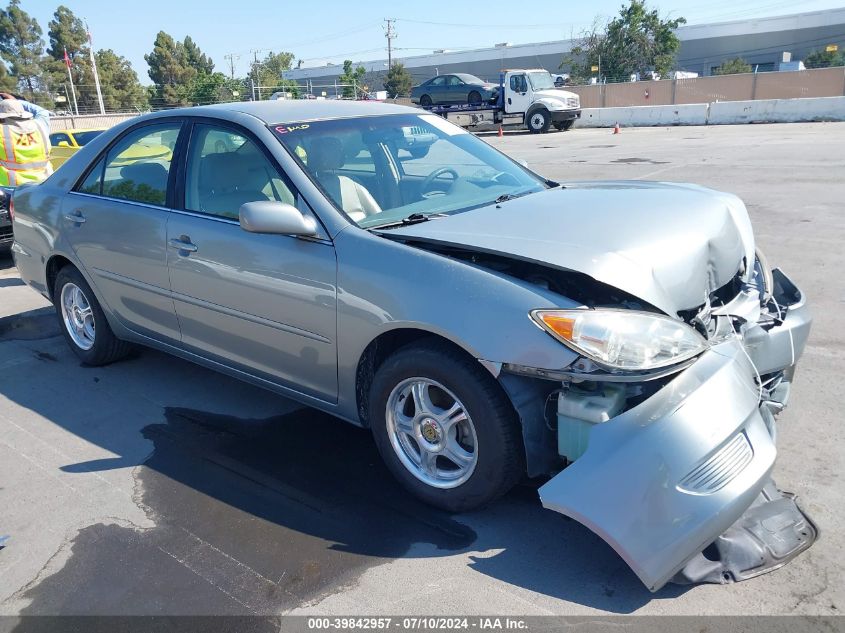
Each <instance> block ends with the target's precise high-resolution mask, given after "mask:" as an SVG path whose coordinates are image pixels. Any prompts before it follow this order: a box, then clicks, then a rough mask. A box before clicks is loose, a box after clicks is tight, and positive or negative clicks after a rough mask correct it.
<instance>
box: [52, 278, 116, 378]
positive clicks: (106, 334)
mask: <svg viewBox="0 0 845 633" xmlns="http://www.w3.org/2000/svg"><path fill="white" fill-rule="evenodd" d="M67 284H74V285H75V286H76V287H77V288H79V289H80V291H81V292H82V294H83V295H84V297H85V299H86V300H87V302H88V305H89V306H90V307H91V312H92V314H93V318H94V330H95V335H94V342H93V345H92V347H91V348H90V349H83V348H82V347H80V346H79V344H77V342H76V341H74V339H73V337H72V336H71V334H70V331H69V330H68V326H67V325H66V324H65V320H64V317H63V315H62V304H61V302H62V290H63V288H64V287H65V286H66V285H67ZM53 305H54V306H55V308H56V316H57V317H58V319H59V327H60V329H61V331H62V334H63V335H64V337H65V340H66V341H67V344H68V345H69V346H70V348H71V350H73V353H74V354H76V356H77V357H78V358H79V360H81V361H82V363H83V364H85V365H90V366H92V367H99V366H101V365H108V364H109V363H113V362H115V361H118V360H120V359H122V358H124V357H126V356H127V355H128V354H129V352H130V351H132V345H131V344H130V343H127V342H126V341H121V340H120V339H119V338H117V337H116V336H115V335H114V332H112V329H111V327H110V326H109V323H108V321H107V320H106V315H105V314H103V309H102V308H101V307H100V303H99V302H98V301H97V297H96V296H95V295H94V292H93V291H92V290H91V286H89V285H88V282H87V281H85V278H84V277H83V276H82V274H81V273H80V272H79V271H78V270H76V268H74V267H73V266H65V267H64V268H62V269H61V270H60V271H59V274H58V275H56V283H55V285H54V286H53Z"/></svg>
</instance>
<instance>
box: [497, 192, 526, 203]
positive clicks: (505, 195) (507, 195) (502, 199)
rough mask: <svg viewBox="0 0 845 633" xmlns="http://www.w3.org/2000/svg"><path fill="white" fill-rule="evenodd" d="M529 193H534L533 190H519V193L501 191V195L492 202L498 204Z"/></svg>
mask: <svg viewBox="0 0 845 633" xmlns="http://www.w3.org/2000/svg"><path fill="white" fill-rule="evenodd" d="M529 193H534V192H533V191H531V190H529V191H520V192H519V193H503V194H502V195H501V196H499V197H498V198H496V199H495V200H493V202H494V204H499V203H500V202H507V201H508V200H515V199H517V198H521V197H522V196H527V195H528V194H529Z"/></svg>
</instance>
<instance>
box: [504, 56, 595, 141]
mask: <svg viewBox="0 0 845 633" xmlns="http://www.w3.org/2000/svg"><path fill="white" fill-rule="evenodd" d="M503 83H504V86H503V90H502V91H501V93H502V95H503V98H504V103H503V107H504V113H503V120H502V123H503V124H508V123H510V124H513V123H514V122H515V121H514V120H513V119H514V118H515V117H516V118H521V119H522V120H521V121H520V123H522V124H524V125H525V126H526V127H527V128H528V129H529V131H531V132H535V133H540V132H546V131H548V129H549V127H551V126H554V127H555V128H556V129H558V130H566V129H569V128H570V127H571V126H572V124H573V123H574V122H575V121H576V119H578V118H579V117H580V116H581V101H580V99H579V97H578V95H577V94H575V93H574V92H569V91H568V90H561V89H560V88H556V87H555V83H554V79H552V76H551V74H550V73H549V71H547V70H543V69H531V70H507V71H505V73H504V81H503Z"/></svg>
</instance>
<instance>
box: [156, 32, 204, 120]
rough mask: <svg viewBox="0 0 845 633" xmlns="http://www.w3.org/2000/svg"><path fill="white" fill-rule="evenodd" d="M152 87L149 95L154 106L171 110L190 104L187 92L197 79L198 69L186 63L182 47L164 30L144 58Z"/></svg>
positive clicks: (186, 57) (157, 36)
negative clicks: (171, 108) (174, 107)
mask: <svg viewBox="0 0 845 633" xmlns="http://www.w3.org/2000/svg"><path fill="white" fill-rule="evenodd" d="M144 60H146V62H147V64H148V65H149V67H150V70H149V75H150V79H152V80H153V83H154V84H155V86H154V89H153V91H152V94H151V102H152V105H154V106H159V107H173V106H184V105H188V104H189V103H190V99H189V93H190V90H191V87H192V85H193V83H194V80H195V79H196V77H197V74H198V72H197V69H196V68H195V67H194V66H192V65H191V64H190V63H189V61H188V54H187V52H186V50H185V45H184V44H183V43H182V42H177V41H176V40H174V39H173V37H172V36H170V35H168V34H167V33H165V32H164V31H159V32H158V35H156V39H155V42H154V43H153V50H152V52H151V53H147V54H146V55H144Z"/></svg>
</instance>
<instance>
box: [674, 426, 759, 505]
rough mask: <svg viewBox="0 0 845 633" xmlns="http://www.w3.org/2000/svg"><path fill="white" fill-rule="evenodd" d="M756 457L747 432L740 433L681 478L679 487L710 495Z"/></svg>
mask: <svg viewBox="0 0 845 633" xmlns="http://www.w3.org/2000/svg"><path fill="white" fill-rule="evenodd" d="M752 457H754V450H753V449H752V448H751V443H750V442H749V441H748V437H747V436H746V435H745V432H742V433H739V434H737V435H736V436H734V438H733V439H732V440H731V441H730V442H728V443H727V444H725V445H724V446H723V447H722V448H721V449H720V450H719V451H718V452H717V453H716V454H715V455H713V456H712V457H711V458H710V459H708V460H707V461H706V462H704V463H703V464H701V466H699V467H698V468H696V469H695V470H693V471H692V472H691V473H690V474H688V475H687V476H686V477H684V478H683V479H682V480H681V483H680V484H678V488H680V489H681V490H684V491H686V492H691V493H693V494H698V495H709V494H712V493H714V492H716V491H717V490H719V489H720V488H723V487H724V486H726V485H727V484H728V482H730V481H731V480H732V479H733V478H734V477H736V476H737V475H738V474H739V473H740V472H742V469H743V468H745V467H746V466H747V465H748V463H749V462H750V461H751V458H752Z"/></svg>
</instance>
